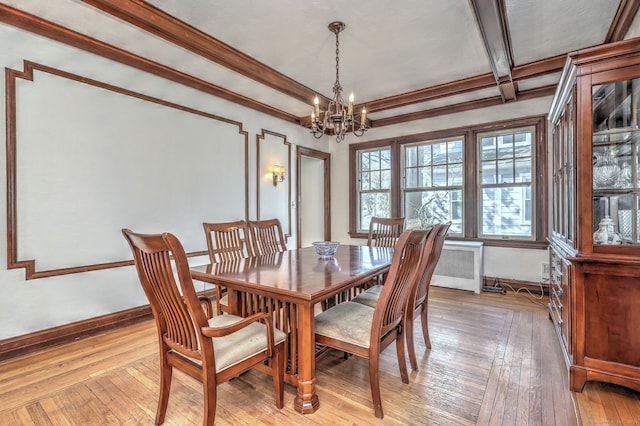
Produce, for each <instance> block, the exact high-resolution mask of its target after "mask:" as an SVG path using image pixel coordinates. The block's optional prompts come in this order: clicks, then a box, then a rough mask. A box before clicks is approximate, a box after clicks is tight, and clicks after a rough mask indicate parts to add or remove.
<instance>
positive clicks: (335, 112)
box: [311, 21, 368, 143]
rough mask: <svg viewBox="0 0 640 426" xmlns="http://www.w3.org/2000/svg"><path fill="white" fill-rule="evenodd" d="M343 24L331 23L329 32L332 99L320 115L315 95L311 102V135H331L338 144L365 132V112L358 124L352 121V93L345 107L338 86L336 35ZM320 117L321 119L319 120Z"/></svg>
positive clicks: (319, 136)
mask: <svg viewBox="0 0 640 426" xmlns="http://www.w3.org/2000/svg"><path fill="white" fill-rule="evenodd" d="M344 28H345V24H344V23H343V22H339V21H336V22H332V23H330V24H329V30H330V31H331V32H332V33H334V34H335V35H336V82H335V83H334V84H333V98H332V99H331V100H330V101H329V105H328V107H327V110H326V111H324V112H323V113H322V114H321V113H320V100H319V99H318V96H317V95H316V97H315V99H314V100H313V112H312V113H311V133H313V136H314V137H316V138H318V139H319V138H321V137H322V136H323V135H325V134H327V135H330V134H333V135H335V137H336V142H338V143H340V142H342V141H343V140H344V138H345V136H346V135H347V134H349V133H353V134H354V135H356V136H362V135H364V133H365V132H366V131H367V129H368V127H367V110H366V109H365V108H364V107H363V108H362V114H361V115H360V122H358V121H356V120H355V119H354V115H353V93H352V94H351V95H349V103H348V104H347V105H345V102H344V100H343V99H342V86H341V85H340V66H339V62H340V42H339V41H338V34H339V33H340V31H342V30H344ZM321 116H322V119H321Z"/></svg>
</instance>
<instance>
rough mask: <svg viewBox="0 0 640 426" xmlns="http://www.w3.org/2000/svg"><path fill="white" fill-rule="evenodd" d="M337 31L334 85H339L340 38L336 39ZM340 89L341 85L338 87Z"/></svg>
mask: <svg viewBox="0 0 640 426" xmlns="http://www.w3.org/2000/svg"><path fill="white" fill-rule="evenodd" d="M339 34H340V32H339V31H336V83H335V87H340V40H339V39H338V35H339ZM340 89H342V87H340Z"/></svg>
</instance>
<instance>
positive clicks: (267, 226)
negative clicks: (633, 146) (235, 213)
mask: <svg viewBox="0 0 640 426" xmlns="http://www.w3.org/2000/svg"><path fill="white" fill-rule="evenodd" d="M249 229H250V230H251V243H252V244H253V252H254V253H255V255H256V256H260V255H263V254H272V253H278V252H282V251H287V245H286V241H285V239H284V234H283V233H282V226H281V225H280V221H279V220H278V219H277V218H275V219H265V220H250V221H249Z"/></svg>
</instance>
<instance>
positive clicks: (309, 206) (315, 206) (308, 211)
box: [296, 147, 331, 248]
mask: <svg viewBox="0 0 640 426" xmlns="http://www.w3.org/2000/svg"><path fill="white" fill-rule="evenodd" d="M297 170H298V174H297V184H296V192H297V194H296V200H297V205H298V215H297V220H296V227H297V235H298V238H297V240H298V248H300V247H308V246H310V245H311V243H312V242H314V241H329V240H331V178H330V171H331V155H330V154H328V153H326V152H323V151H318V150H315V149H311V148H305V147H298V149H297Z"/></svg>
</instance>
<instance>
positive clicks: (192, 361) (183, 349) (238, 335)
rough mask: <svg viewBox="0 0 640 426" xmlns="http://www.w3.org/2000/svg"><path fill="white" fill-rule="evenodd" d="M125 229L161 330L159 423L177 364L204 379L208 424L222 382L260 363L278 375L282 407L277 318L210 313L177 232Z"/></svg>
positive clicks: (277, 390) (261, 367) (281, 340)
mask: <svg viewBox="0 0 640 426" xmlns="http://www.w3.org/2000/svg"><path fill="white" fill-rule="evenodd" d="M122 233H123V234H124V236H125V238H126V240H127V241H128V243H129V245H130V247H131V251H132V252H133V257H134V261H135V265H136V269H137V271H138V278H139V279H140V283H141V285H142V287H143V289H144V292H145V294H146V295H147V298H148V300H149V304H150V305H151V310H152V312H153V316H154V318H155V322H156V328H157V332H158V343H159V346H160V395H159V399H158V409H157V411H156V418H155V424H162V423H163V422H164V419H165V414H166V411H167V404H168V401H169V393H170V390H171V377H172V373H173V369H174V368H176V369H178V370H180V371H182V372H184V373H186V374H187V375H189V376H191V377H193V378H195V379H197V380H199V381H201V382H202V385H203V396H204V421H203V424H204V425H213V424H214V420H215V414H216V399H217V386H218V384H220V383H223V382H225V381H227V380H230V379H231V378H233V377H236V376H238V375H240V374H241V373H243V372H245V371H247V370H249V369H251V368H254V367H255V368H256V369H259V370H261V371H264V372H266V373H268V374H270V375H272V376H273V383H274V388H275V394H276V406H277V407H278V408H282V406H283V396H284V386H283V384H284V356H283V353H284V345H285V342H286V335H285V334H284V333H282V332H281V331H280V330H278V329H276V328H274V327H273V323H272V322H271V318H270V317H269V316H268V315H267V314H256V315H252V316H249V317H247V318H242V317H237V316H234V315H220V316H213V317H211V318H208V316H207V315H205V309H203V305H202V304H201V300H200V299H199V298H198V296H197V294H196V291H195V288H194V286H193V281H192V279H191V274H190V271H189V265H188V262H187V257H186V254H185V252H184V248H183V247H182V244H181V243H180V241H179V240H178V239H177V238H176V237H175V236H174V235H172V234H169V233H164V234H155V235H145V234H137V233H134V232H132V231H130V230H128V229H123V230H122ZM172 257H173V261H172ZM174 265H175V266H174ZM176 276H177V278H178V280H177V282H176ZM178 283H179V287H178ZM181 293H182V294H181ZM265 362H266V364H265Z"/></svg>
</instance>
